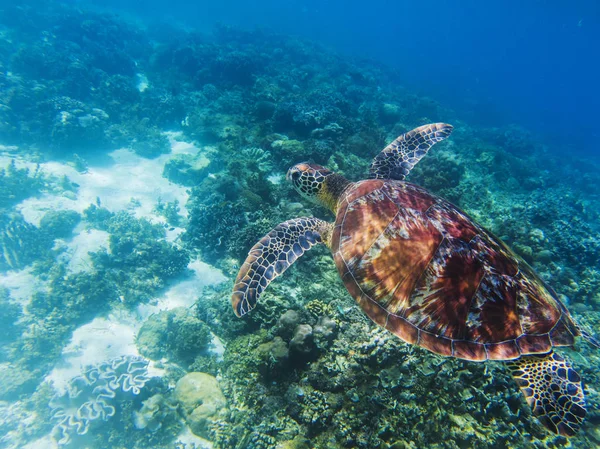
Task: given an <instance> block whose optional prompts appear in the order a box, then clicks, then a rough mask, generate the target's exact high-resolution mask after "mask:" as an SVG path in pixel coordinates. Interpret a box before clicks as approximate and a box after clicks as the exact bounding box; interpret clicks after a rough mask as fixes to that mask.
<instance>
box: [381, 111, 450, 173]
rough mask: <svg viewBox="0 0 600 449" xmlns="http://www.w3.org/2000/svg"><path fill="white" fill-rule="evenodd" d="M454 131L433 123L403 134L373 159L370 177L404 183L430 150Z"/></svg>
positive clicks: (443, 125) (448, 127)
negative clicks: (396, 180)
mask: <svg viewBox="0 0 600 449" xmlns="http://www.w3.org/2000/svg"><path fill="white" fill-rule="evenodd" d="M453 129H454V128H453V127H452V125H448V124H446V123H432V124H430V125H424V126H419V127H418V128H415V129H413V130H412V131H409V132H407V133H405V134H402V135H401V136H400V137H398V138H397V139H396V140H394V141H393V142H392V143H390V144H389V145H388V146H387V147H385V148H384V149H383V150H382V151H381V153H379V154H378V155H377V156H376V157H375V159H373V162H372V163H371V168H370V169H369V173H370V176H369V177H370V178H372V179H398V180H400V181H403V180H404V178H406V176H407V175H408V173H409V172H410V171H411V170H412V168H413V167H414V166H415V165H417V162H419V161H420V160H421V159H422V158H423V156H425V155H426V154H427V152H428V151H429V149H430V148H431V147H432V146H433V145H435V144H436V143H438V142H440V141H442V140H444V139H445V138H446V137H448V136H449V135H450V133H451V132H452V130H453Z"/></svg>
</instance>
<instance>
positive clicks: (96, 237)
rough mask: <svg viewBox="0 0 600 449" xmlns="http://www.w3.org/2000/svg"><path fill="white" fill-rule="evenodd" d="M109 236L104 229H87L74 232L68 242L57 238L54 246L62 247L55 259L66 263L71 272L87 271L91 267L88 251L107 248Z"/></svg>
mask: <svg viewBox="0 0 600 449" xmlns="http://www.w3.org/2000/svg"><path fill="white" fill-rule="evenodd" d="M109 237H110V234H109V233H108V232H106V231H101V230H99V229H88V230H82V232H80V233H78V234H75V236H74V237H73V238H72V239H71V240H69V241H68V242H65V241H64V240H57V242H56V247H58V246H62V247H63V248H64V250H63V252H62V253H61V254H60V255H59V256H58V258H57V260H58V262H63V263H66V264H67V267H68V268H69V270H70V271H71V272H73V273H79V272H81V271H89V270H90V268H91V267H92V258H91V257H90V254H89V253H93V252H97V251H100V250H101V249H102V248H106V249H108V248H109V241H108V239H109Z"/></svg>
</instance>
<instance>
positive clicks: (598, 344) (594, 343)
mask: <svg viewBox="0 0 600 449" xmlns="http://www.w3.org/2000/svg"><path fill="white" fill-rule="evenodd" d="M579 332H581V336H582V337H583V338H584V339H585V340H586V341H587V342H588V343H589V344H591V345H592V346H593V347H594V348H596V349H600V340H598V337H595V336H593V335H592V334H591V333H589V332H587V331H585V330H583V329H579Z"/></svg>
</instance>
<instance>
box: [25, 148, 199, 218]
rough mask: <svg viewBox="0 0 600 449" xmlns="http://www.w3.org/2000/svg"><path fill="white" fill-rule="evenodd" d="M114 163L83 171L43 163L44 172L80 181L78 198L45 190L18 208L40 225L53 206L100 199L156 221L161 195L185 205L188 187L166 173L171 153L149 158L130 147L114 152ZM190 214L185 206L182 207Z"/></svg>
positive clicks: (77, 206)
mask: <svg viewBox="0 0 600 449" xmlns="http://www.w3.org/2000/svg"><path fill="white" fill-rule="evenodd" d="M110 157H111V159H112V160H113V163H112V164H111V165H110V166H103V167H89V169H88V171H87V172H86V173H79V172H78V171H77V170H75V169H74V168H73V167H71V166H69V165H66V164H62V163H59V162H47V163H44V164H42V170H43V171H44V173H46V174H49V175H53V176H56V177H59V178H60V177H62V176H66V177H67V178H68V179H69V180H70V181H71V182H74V183H76V184H78V185H79V189H78V191H77V196H76V198H71V197H69V196H65V195H53V194H49V193H45V194H43V195H42V196H41V197H38V198H29V199H27V200H25V201H23V202H22V203H21V204H20V205H19V206H18V209H19V210H20V211H21V213H22V214H23V216H24V217H25V220H27V221H28V222H30V223H32V224H34V225H36V226H39V223H40V220H41V219H42V217H43V216H44V214H45V213H46V212H48V211H50V210H74V211H76V212H78V213H82V212H83V211H84V210H85V209H86V208H88V207H89V206H90V204H97V203H98V202H100V203H101V204H102V206H104V207H106V208H107V209H109V210H110V211H113V212H116V211H120V210H132V209H133V213H134V215H135V216H136V217H138V218H139V217H145V218H148V219H150V220H152V221H154V222H164V218H163V217H161V216H159V215H157V214H155V213H154V208H155V206H156V204H157V202H158V200H159V199H160V200H161V201H162V202H171V201H175V200H177V201H179V204H181V205H185V203H186V202H187V199H188V194H187V192H186V189H185V188H184V187H181V186H177V185H175V184H171V183H170V182H169V181H168V180H167V179H165V178H163V177H162V171H163V167H164V165H165V163H166V161H167V160H168V159H169V158H170V157H171V156H170V155H163V156H161V157H158V158H156V159H145V158H142V157H140V156H138V155H137V154H135V153H134V152H132V151H130V150H126V149H121V150H116V151H113V152H112V153H110ZM182 213H183V214H184V215H186V214H187V212H186V211H185V208H184V209H182Z"/></svg>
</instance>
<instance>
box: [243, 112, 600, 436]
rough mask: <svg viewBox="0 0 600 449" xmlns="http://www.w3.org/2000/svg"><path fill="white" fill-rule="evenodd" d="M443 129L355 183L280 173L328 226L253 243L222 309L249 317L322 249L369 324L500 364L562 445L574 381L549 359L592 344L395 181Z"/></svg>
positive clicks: (517, 274)
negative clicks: (299, 263)
mask: <svg viewBox="0 0 600 449" xmlns="http://www.w3.org/2000/svg"><path fill="white" fill-rule="evenodd" d="M452 129H453V127H452V126H451V125H448V124H445V123H434V124H430V125H425V126H420V127H418V128H416V129H414V130H412V131H410V132H407V133H406V134H403V135H402V136H400V137H398V138H397V139H396V140H394V141H393V142H392V143H391V144H390V145H388V146H387V147H386V148H384V149H383V151H381V153H379V155H377V157H376V158H375V159H374V160H373V163H372V164H371V167H370V176H369V179H366V180H363V181H359V182H350V181H348V180H347V179H345V178H344V177H343V176H341V175H339V174H335V173H333V172H331V171H330V170H328V169H327V168H325V167H322V166H320V165H317V164H312V163H300V164H297V165H295V166H293V167H292V168H290V170H289V171H288V173H287V179H288V180H289V181H291V183H292V184H293V186H294V188H295V189H296V190H297V191H298V192H299V193H300V194H301V195H302V196H303V197H305V198H308V199H311V200H313V201H317V202H318V203H320V204H322V205H324V206H325V207H327V208H329V209H330V210H331V211H332V212H333V213H334V214H335V217H336V218H335V222H334V223H328V222H326V221H323V220H320V219H318V218H313V217H305V218H295V219H293V220H288V221H286V222H283V223H281V224H279V225H277V226H276V227H275V228H274V229H273V230H272V231H271V232H269V233H268V234H267V235H265V236H264V237H263V238H262V239H261V240H260V241H259V242H258V243H257V244H256V245H254V247H252V249H251V250H250V252H249V254H248V257H247V259H246V261H245V262H244V264H243V265H242V267H241V268H240V272H239V274H238V276H237V279H236V281H235V285H234V288H233V293H232V297H231V301H232V305H233V309H234V311H235V313H236V314H237V315H238V316H242V315H244V314H246V313H247V312H249V311H250V310H252V309H253V308H254V307H255V306H256V301H257V300H258V298H259V296H260V295H261V294H262V292H263V291H264V290H265V288H266V287H267V286H268V285H269V283H270V282H271V281H273V280H274V279H275V278H276V277H277V276H279V275H280V274H282V273H283V272H284V271H285V270H286V269H287V268H288V267H289V266H290V265H291V264H292V263H294V262H295V261H296V259H297V258H298V257H300V256H301V255H302V254H303V253H304V252H305V251H307V250H308V249H310V248H311V247H312V246H314V245H316V244H318V243H323V244H325V245H327V246H328V247H329V249H330V250H331V252H332V253H333V258H334V259H335V264H336V266H337V269H338V272H339V275H340V276H341V278H342V280H343V282H344V284H345V286H346V288H347V289H348V291H349V292H350V294H351V295H352V296H353V297H354V299H355V300H356V302H357V303H358V304H359V305H360V307H362V309H363V310H364V312H365V313H366V314H367V315H368V316H369V318H371V319H372V320H373V321H374V322H375V323H377V324H378V325H380V326H382V327H384V328H385V329H387V330H388V331H390V332H392V333H393V334H395V335H396V336H398V337H400V338H401V339H402V340H404V341H405V342H407V343H411V344H416V345H419V346H421V347H423V348H426V349H428V350H430V351H432V352H434V353H436V354H440V355H442V356H452V357H457V358H460V359H465V360H471V361H485V360H504V361H507V362H508V363H507V365H508V367H509V369H510V371H511V372H512V375H513V377H514V379H515V381H516V383H517V384H518V386H519V387H520V388H521V391H522V392H523V394H524V395H525V398H526V399H527V402H528V404H529V405H530V406H531V408H532V410H533V413H534V415H535V416H537V418H538V419H539V420H540V421H541V422H542V424H543V425H544V426H546V427H547V428H548V429H549V430H551V431H552V432H555V433H558V434H561V435H565V436H571V435H574V434H575V433H576V432H577V431H578V429H579V427H580V426H581V424H582V422H583V419H584V417H585V415H586V409H585V398H584V392H583V387H582V383H581V378H580V377H579V375H578V374H577V372H576V371H575V370H574V369H573V367H572V366H571V364H570V363H569V361H567V360H565V359H564V358H563V357H562V356H560V355H559V354H557V353H555V352H553V351H552V348H553V347H554V346H571V345H572V344H573V343H574V340H575V337H576V336H583V337H585V338H586V339H587V340H588V341H590V342H591V343H592V344H593V345H595V346H598V342H597V341H596V340H595V339H593V338H592V337H591V336H589V335H588V334H587V333H584V332H583V331H582V330H581V329H580V328H579V327H578V326H577V324H576V323H575V322H574V320H573V318H572V317H571V315H570V314H569V312H568V311H567V309H566V307H565V306H564V305H563V304H562V303H561V302H560V300H559V299H558V296H557V294H556V293H555V292H554V291H553V290H552V289H551V288H550V287H549V286H547V285H546V284H545V283H544V282H543V281H542V280H541V279H540V278H539V276H538V275H537V274H536V273H535V272H534V271H533V270H532V269H531V268H530V267H529V266H528V265H527V264H526V263H525V262H524V261H522V260H521V259H520V258H519V257H518V256H516V255H515V254H514V253H513V252H512V251H511V250H510V249H509V248H508V247H507V246H506V245H505V244H504V243H503V242H501V241H500V240H499V239H498V238H496V237H495V236H493V235H492V234H491V233H489V232H488V231H486V230H485V229H483V228H482V227H481V226H479V225H478V224H476V223H475V222H474V221H473V220H472V219H471V218H469V217H468V216H467V214H465V213H464V212H463V211H461V210H460V209H459V208H457V207H456V206H454V205H452V204H450V203H449V202H448V201H446V200H444V199H442V198H440V197H438V196H435V195H433V194H431V193H429V192H428V191H427V190H425V189H424V188H422V187H419V186H417V185H415V184H411V183H409V182H405V181H404V178H405V177H406V175H408V173H409V172H410V170H411V169H412V168H413V167H414V166H415V164H417V163H418V162H419V160H420V159H421V158H422V157H423V156H425V154H427V152H428V151H429V149H430V148H431V146H432V145H434V144H435V143H437V142H439V141H441V140H444V139H445V138H447V137H448V136H449V135H450V133H451V132H452Z"/></svg>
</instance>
